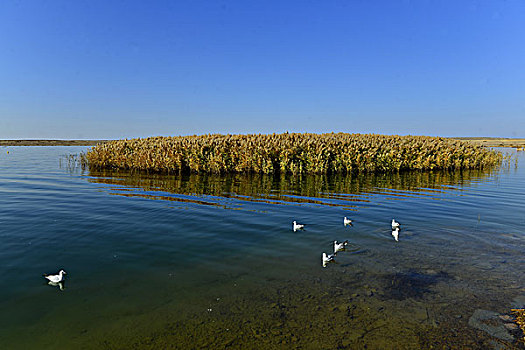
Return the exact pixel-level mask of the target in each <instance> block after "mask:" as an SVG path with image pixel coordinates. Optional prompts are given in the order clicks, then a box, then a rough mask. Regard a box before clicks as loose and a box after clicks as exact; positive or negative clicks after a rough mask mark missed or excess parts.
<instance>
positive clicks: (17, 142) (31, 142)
mask: <svg viewBox="0 0 525 350" xmlns="http://www.w3.org/2000/svg"><path fill="white" fill-rule="evenodd" d="M105 142H108V140H0V146H95V145H97V144H99V143H105Z"/></svg>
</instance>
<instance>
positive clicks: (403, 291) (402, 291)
mask: <svg viewBox="0 0 525 350" xmlns="http://www.w3.org/2000/svg"><path fill="white" fill-rule="evenodd" d="M449 278H450V276H449V274H448V273H446V272H444V271H440V272H436V273H424V272H421V271H414V270H409V271H408V272H398V273H395V274H392V275H388V276H387V277H386V280H387V286H386V287H385V288H384V293H383V299H384V300H388V299H396V300H405V299H410V298H412V299H422V298H423V297H424V296H425V294H429V293H433V292H432V290H431V289H430V288H431V287H432V286H433V285H435V284H436V283H438V282H440V281H442V280H446V279H449Z"/></svg>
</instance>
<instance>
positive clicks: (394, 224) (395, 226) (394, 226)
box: [392, 219, 400, 230]
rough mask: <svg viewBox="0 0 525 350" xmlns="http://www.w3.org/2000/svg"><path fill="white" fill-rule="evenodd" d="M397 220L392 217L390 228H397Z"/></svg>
mask: <svg viewBox="0 0 525 350" xmlns="http://www.w3.org/2000/svg"><path fill="white" fill-rule="evenodd" d="M399 226H400V225H399V222H397V221H396V220H394V219H392V230H395V229H396V228H399Z"/></svg>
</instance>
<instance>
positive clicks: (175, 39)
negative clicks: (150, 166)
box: [0, 0, 525, 139]
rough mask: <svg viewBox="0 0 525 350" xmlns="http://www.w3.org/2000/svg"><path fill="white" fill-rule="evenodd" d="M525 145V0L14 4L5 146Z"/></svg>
mask: <svg viewBox="0 0 525 350" xmlns="http://www.w3.org/2000/svg"><path fill="white" fill-rule="evenodd" d="M285 131H290V132H332V131H334V132H359V133H382V134H400V135H407V134H412V135H440V136H499V137H525V2H524V1H521V0H508V1H430V0H421V1H408V0H404V1H395V0H389V1H365V0H356V1H306V0H305V1H249V0H244V1H222V2H221V1H131V0H126V1H97V0H89V1H81V0H76V1H70V0H68V1H60V0H53V1H43V0H42V1H37V0H34V1H10V0H6V1H2V2H1V3H0V138H1V139H17V138H61V139H75V138H83V139H103V138H125V137H127V138H131V137H145V136H154V135H188V134H205V133H272V132H285Z"/></svg>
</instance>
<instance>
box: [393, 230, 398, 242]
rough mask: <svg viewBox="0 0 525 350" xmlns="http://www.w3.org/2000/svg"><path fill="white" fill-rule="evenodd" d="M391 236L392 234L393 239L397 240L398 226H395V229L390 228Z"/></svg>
mask: <svg viewBox="0 0 525 350" xmlns="http://www.w3.org/2000/svg"><path fill="white" fill-rule="evenodd" d="M392 236H394V239H395V240H396V242H398V241H399V239H398V238H399V227H396V229H395V230H392Z"/></svg>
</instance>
